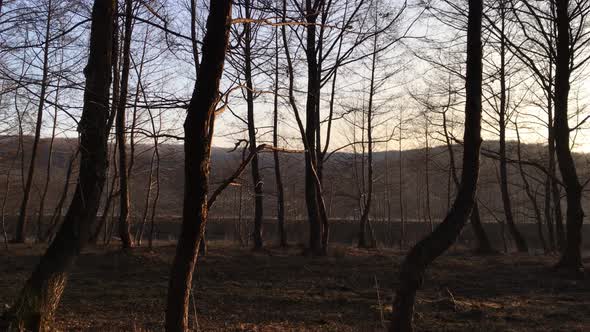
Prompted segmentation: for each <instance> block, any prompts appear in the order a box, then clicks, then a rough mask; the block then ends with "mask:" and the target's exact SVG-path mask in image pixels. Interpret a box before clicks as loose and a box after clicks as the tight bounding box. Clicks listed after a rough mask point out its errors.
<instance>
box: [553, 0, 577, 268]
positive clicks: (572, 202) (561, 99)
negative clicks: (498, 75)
mask: <svg viewBox="0 0 590 332" xmlns="http://www.w3.org/2000/svg"><path fill="white" fill-rule="evenodd" d="M568 4H569V1H568V0H558V1H556V12H557V59H556V62H557V65H556V69H555V152H556V153H557V160H558V162H559V170H560V172H561V178H562V179H563V183H564V185H565V192H566V199H567V217H566V226H567V238H566V240H567V242H566V246H565V248H564V250H563V253H562V256H561V259H560V260H559V263H557V267H558V268H562V269H566V270H572V271H573V272H575V273H583V270H584V267H583V265H582V250H581V246H582V225H583V223H584V210H583V208H582V185H581V184H580V181H579V179H578V174H577V172H576V165H575V162H574V158H573V156H572V153H571V151H570V128H569V124H568V95H569V89H570V83H569V80H570V60H571V49H570V44H569V43H570V30H569V29H570V26H569V13H568V8H569V7H568Z"/></svg>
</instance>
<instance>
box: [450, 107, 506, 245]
mask: <svg viewBox="0 0 590 332" xmlns="http://www.w3.org/2000/svg"><path fill="white" fill-rule="evenodd" d="M443 131H444V134H445V141H446V144H447V150H448V152H449V164H450V171H451V175H452V178H453V182H454V183H455V186H456V187H459V185H460V183H459V176H458V175H457V169H456V167H455V151H454V150H453V145H452V144H451V138H450V134H449V132H448V128H447V118H446V113H443ZM470 222H471V228H472V229H473V234H474V235H475V238H476V239H477V247H476V248H475V250H474V252H475V253H476V254H478V255H489V254H493V253H495V252H496V251H495V250H494V248H493V247H492V243H491V241H490V239H489V237H488V234H487V233H486V231H485V229H484V228H483V224H482V222H481V216H480V213H479V204H478V203H477V200H476V201H475V202H474V205H473V210H472V211H471V216H470Z"/></svg>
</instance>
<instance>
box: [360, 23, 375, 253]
mask: <svg viewBox="0 0 590 332" xmlns="http://www.w3.org/2000/svg"><path fill="white" fill-rule="evenodd" d="M377 36H378V34H377V33H375V40H374V43H373V58H372V60H371V82H370V87H369V105H368V108H367V192H366V198H365V200H364V202H363V203H364V204H363V212H362V215H361V220H360V230H359V242H358V247H359V248H374V247H375V246H376V243H375V242H376V241H375V239H374V237H373V236H372V233H370V235H371V241H367V238H366V230H367V225H368V224H369V213H370V212H371V204H372V202H373V124H372V118H373V96H374V94H375V67H376V60H377ZM362 140H363V139H362V136H361V141H362ZM363 144H364V143H363ZM363 160H364V157H363ZM362 172H363V174H364V172H365V170H364V168H363V169H362ZM363 182H364V181H363Z"/></svg>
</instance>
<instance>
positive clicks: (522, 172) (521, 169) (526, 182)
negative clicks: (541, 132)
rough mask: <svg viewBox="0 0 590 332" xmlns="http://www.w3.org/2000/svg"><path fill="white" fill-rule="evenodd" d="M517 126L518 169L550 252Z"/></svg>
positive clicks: (539, 231)
mask: <svg viewBox="0 0 590 332" xmlns="http://www.w3.org/2000/svg"><path fill="white" fill-rule="evenodd" d="M515 126H516V137H517V145H516V152H517V155H518V170H519V172H520V178H521V179H522V183H523V184H524V191H525V193H526V195H527V197H528V198H529V200H530V201H531V204H532V205H533V212H534V213H535V220H536V222H537V232H538V234H539V241H540V242H541V245H542V246H543V251H544V252H545V253H547V252H549V247H547V242H546V241H545V236H544V235H543V219H542V218H541V209H540V208H539V204H538V203H537V197H536V195H535V194H534V193H533V191H532V189H531V185H530V183H529V180H528V179H527V176H526V172H525V170H524V166H523V164H522V152H521V147H520V133H519V130H518V124H516V125H515Z"/></svg>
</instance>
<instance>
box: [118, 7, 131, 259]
mask: <svg viewBox="0 0 590 332" xmlns="http://www.w3.org/2000/svg"><path fill="white" fill-rule="evenodd" d="M132 2H133V1H132V0H125V32H124V36H123V54H122V56H123V67H122V70H121V90H120V96H119V102H118V103H117V118H116V132H117V141H118V142H119V144H118V148H119V223H118V224H119V236H120V237H121V245H122V246H123V249H128V248H131V247H132V246H133V240H132V239H131V232H130V225H129V205H130V197H129V196H130V194H129V166H128V165H127V142H126V141H127V140H126V137H125V136H126V135H125V109H126V106H127V94H128V91H129V68H130V57H131V55H130V52H131V35H132V27H133V24H132V23H133V18H132V16H133V3H132Z"/></svg>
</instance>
